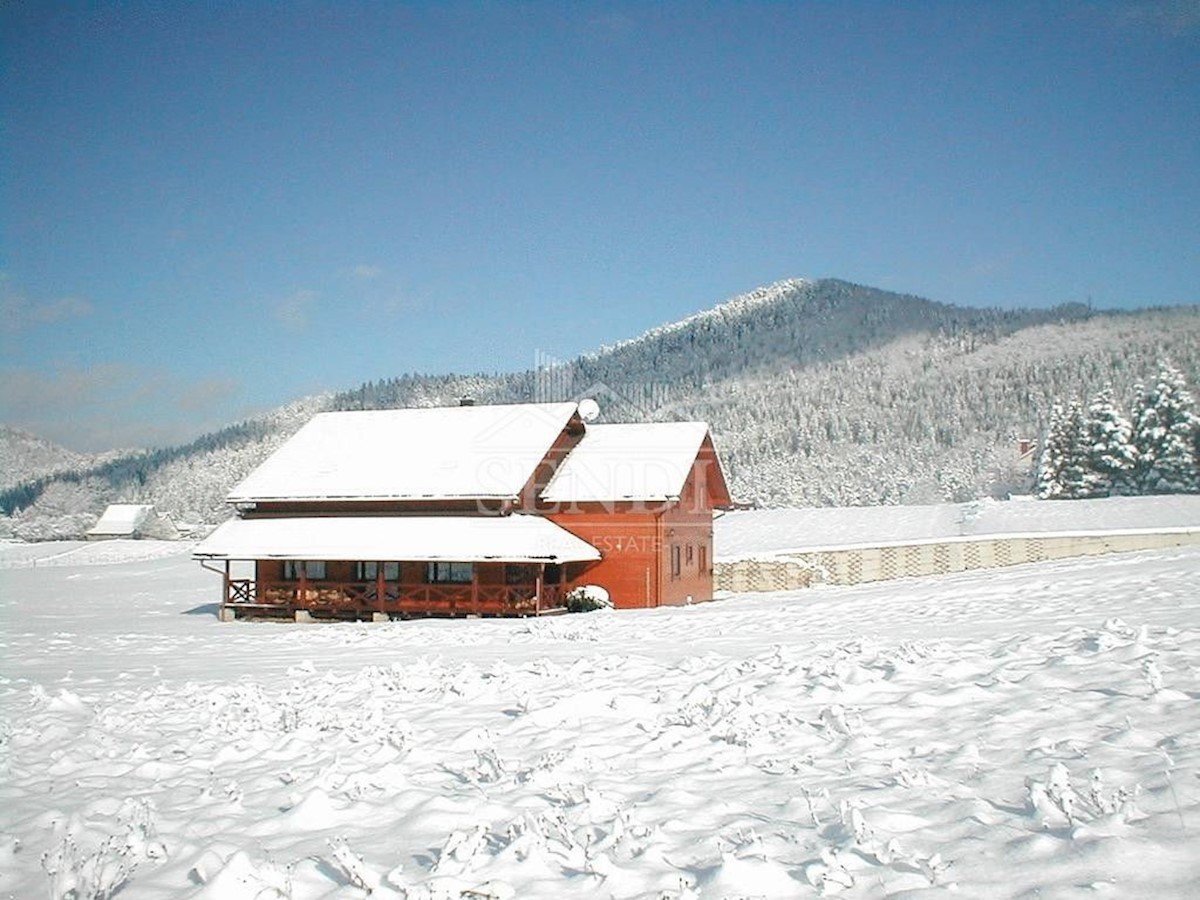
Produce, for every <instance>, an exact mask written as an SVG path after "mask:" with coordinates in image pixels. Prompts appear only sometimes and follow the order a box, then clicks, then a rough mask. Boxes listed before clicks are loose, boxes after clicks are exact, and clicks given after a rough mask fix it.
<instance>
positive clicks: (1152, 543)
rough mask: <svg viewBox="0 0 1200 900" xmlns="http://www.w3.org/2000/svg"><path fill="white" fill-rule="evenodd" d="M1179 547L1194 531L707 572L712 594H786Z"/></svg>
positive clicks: (954, 546) (784, 560) (757, 563)
mask: <svg viewBox="0 0 1200 900" xmlns="http://www.w3.org/2000/svg"><path fill="white" fill-rule="evenodd" d="M1183 546H1200V528H1179V529H1168V530H1163V531H1127V532H1104V533H1099V532H1089V533H1079V534H1022V535H997V536H994V537H985V538H978V537H969V538H946V539H945V540H931V541H917V542H913V543H908V544H882V545H880V546H874V547H873V546H854V547H830V548H823V549H820V550H810V551H805V552H797V553H787V554H780V555H778V556H774V557H771V558H769V559H739V560H729V561H718V562H717V563H716V565H715V566H714V567H713V579H714V587H715V588H716V589H717V590H719V591H734V592H738V593H740V592H745V591H790V590H797V589H799V588H805V587H808V586H810V585H811V584H814V583H816V584H863V583H865V582H868V581H889V580H891V579H893V578H909V577H914V576H923V575H945V574H948V573H950V572H966V571H969V570H972V569H994V568H999V567H1001V566H1015V565H1020V564H1021V563H1030V562H1041V561H1042V560H1048V559H1066V558H1068V557H1076V556H1099V555H1101V554H1105V553H1128V552H1131V551H1135V550H1158V549H1163V548H1168V547H1183Z"/></svg>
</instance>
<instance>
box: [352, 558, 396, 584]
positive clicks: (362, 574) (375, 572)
mask: <svg viewBox="0 0 1200 900" xmlns="http://www.w3.org/2000/svg"><path fill="white" fill-rule="evenodd" d="M378 577H379V563H377V562H360V563H355V564H354V580H355V581H374V580H375V579H376V578H378ZM383 580H384V581H399V580H400V563H398V562H385V563H384V564H383Z"/></svg>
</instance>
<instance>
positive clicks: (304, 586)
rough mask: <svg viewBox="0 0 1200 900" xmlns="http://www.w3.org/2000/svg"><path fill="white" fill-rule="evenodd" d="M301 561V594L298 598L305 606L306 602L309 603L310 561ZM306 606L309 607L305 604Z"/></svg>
mask: <svg viewBox="0 0 1200 900" xmlns="http://www.w3.org/2000/svg"><path fill="white" fill-rule="evenodd" d="M299 563H300V596H299V597H298V598H297V599H298V600H299V601H300V604H301V605H302V606H304V604H307V603H308V561H307V560H303V559H302V560H299ZM304 608H305V609H308V607H307V606H304Z"/></svg>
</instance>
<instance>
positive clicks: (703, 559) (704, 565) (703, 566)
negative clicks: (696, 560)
mask: <svg viewBox="0 0 1200 900" xmlns="http://www.w3.org/2000/svg"><path fill="white" fill-rule="evenodd" d="M700 571H701V572H707V571H708V544H701V545H700Z"/></svg>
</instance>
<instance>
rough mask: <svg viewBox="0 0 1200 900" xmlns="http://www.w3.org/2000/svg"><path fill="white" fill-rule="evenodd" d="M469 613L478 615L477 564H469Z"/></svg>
mask: <svg viewBox="0 0 1200 900" xmlns="http://www.w3.org/2000/svg"><path fill="white" fill-rule="evenodd" d="M471 612H473V613H474V614H475V615H479V563H477V562H476V563H472V564H471Z"/></svg>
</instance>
